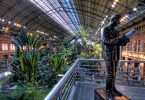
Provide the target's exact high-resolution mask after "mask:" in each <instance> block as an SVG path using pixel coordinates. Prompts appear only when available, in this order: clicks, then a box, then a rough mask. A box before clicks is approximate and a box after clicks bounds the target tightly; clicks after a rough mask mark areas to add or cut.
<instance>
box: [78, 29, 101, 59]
mask: <svg viewBox="0 0 145 100" xmlns="http://www.w3.org/2000/svg"><path fill="white" fill-rule="evenodd" d="M90 34H91V33H90V32H89V30H88V29H85V28H83V27H81V28H80V32H78V33H77V36H78V37H79V39H78V40H80V41H79V42H81V52H80V56H81V57H88V58H96V57H99V56H100V54H101V51H102V49H101V45H100V44H96V43H95V42H94V41H93V40H92V36H91V35H90Z"/></svg>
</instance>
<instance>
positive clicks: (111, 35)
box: [101, 14, 130, 100]
mask: <svg viewBox="0 0 145 100" xmlns="http://www.w3.org/2000/svg"><path fill="white" fill-rule="evenodd" d="M120 19H121V15H120V14H115V15H113V16H112V17H111V19H110V23H109V24H108V25H107V26H106V27H104V28H103V29H102V30H101V36H102V45H103V58H104V60H105V63H106V68H107V77H106V97H107V100H114V97H115V96H121V95H122V94H121V93H120V92H119V91H118V90H117V89H116V88H115V77H116V72H117V64H118V60H119V58H120V56H119V55H120V46H125V45H126V44H127V43H128V42H129V41H130V39H129V38H127V37H126V36H125V35H119V32H118V31H117V30H116V29H115V27H116V26H117V25H118V24H119V23H120Z"/></svg>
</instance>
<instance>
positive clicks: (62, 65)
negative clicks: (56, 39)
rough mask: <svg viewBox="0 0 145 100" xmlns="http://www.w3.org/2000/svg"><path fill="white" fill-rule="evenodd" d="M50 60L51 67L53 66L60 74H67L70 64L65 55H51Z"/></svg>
mask: <svg viewBox="0 0 145 100" xmlns="http://www.w3.org/2000/svg"><path fill="white" fill-rule="evenodd" d="M48 59H49V61H50V66H53V67H54V68H55V71H56V72H57V73H58V74H62V73H64V72H65V69H66V66H67V64H68V61H67V60H68V58H67V57H66V56H65V55H63V54H51V55H49V57H48Z"/></svg>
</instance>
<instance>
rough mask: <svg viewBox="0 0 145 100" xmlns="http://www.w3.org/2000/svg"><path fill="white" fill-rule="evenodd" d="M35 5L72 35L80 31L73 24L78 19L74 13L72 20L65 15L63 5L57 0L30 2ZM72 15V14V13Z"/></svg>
mask: <svg viewBox="0 0 145 100" xmlns="http://www.w3.org/2000/svg"><path fill="white" fill-rule="evenodd" d="M30 1H31V2H32V3H33V4H35V5H36V6H37V7H39V8H40V9H41V10H42V11H44V12H45V13H46V14H47V15H48V16H50V17H51V18H52V19H54V20H55V21H56V22H58V23H59V24H60V25H61V26H62V27H64V28H65V29H66V30H68V31H69V32H70V33H74V32H76V31H78V28H79V26H78V25H77V27H76V26H75V25H74V24H73V22H75V23H76V22H77V21H76V18H75V17H73V16H74V13H72V15H71V16H72V17H71V19H70V18H69V17H68V15H67V14H66V13H65V11H64V10H63V8H62V7H61V5H60V4H59V2H58V1H57V0H30ZM70 13H71V12H70Z"/></svg>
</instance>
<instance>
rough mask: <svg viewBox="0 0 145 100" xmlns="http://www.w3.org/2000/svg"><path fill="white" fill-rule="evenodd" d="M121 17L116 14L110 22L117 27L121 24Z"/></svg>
mask: <svg viewBox="0 0 145 100" xmlns="http://www.w3.org/2000/svg"><path fill="white" fill-rule="evenodd" d="M120 19H121V15H120V14H118V13H117V14H114V15H113V16H111V19H110V22H111V23H112V24H113V25H114V27H115V26H117V25H118V24H119V23H120Z"/></svg>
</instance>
